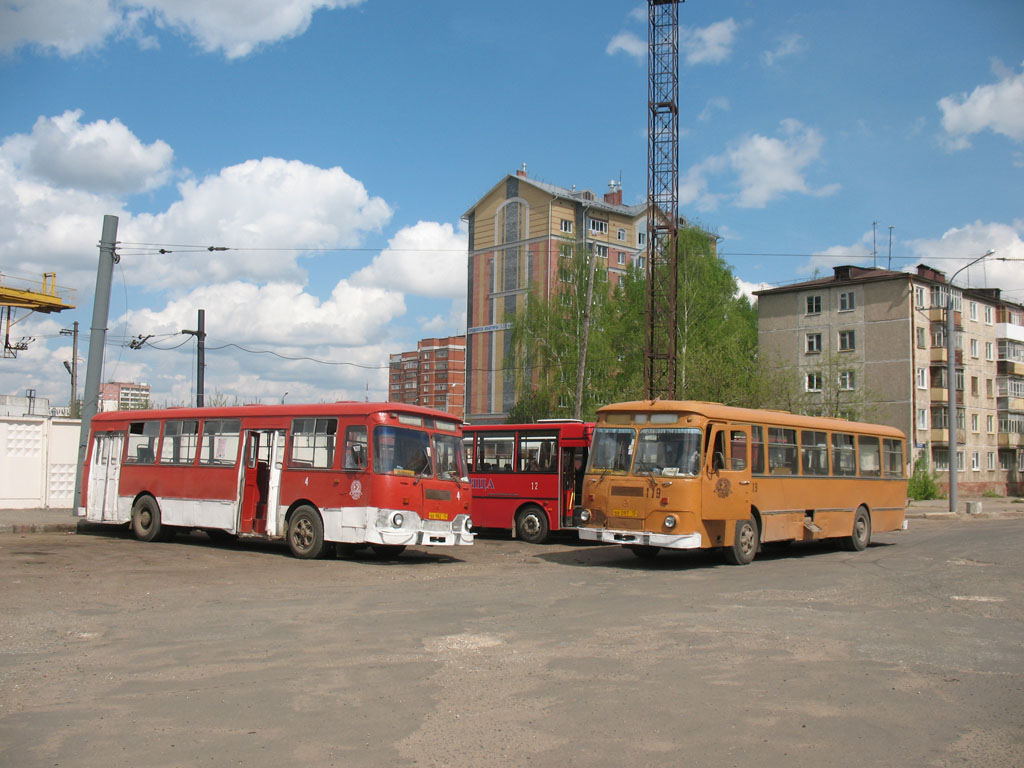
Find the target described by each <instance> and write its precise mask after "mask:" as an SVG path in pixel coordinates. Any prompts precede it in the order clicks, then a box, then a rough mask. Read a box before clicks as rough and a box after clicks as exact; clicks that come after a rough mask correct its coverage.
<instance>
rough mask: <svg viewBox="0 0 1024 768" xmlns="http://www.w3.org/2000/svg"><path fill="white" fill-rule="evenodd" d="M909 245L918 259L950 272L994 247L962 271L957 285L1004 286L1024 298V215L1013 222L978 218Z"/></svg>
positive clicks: (1011, 296)
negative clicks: (989, 252)
mask: <svg viewBox="0 0 1024 768" xmlns="http://www.w3.org/2000/svg"><path fill="white" fill-rule="evenodd" d="M907 245H908V246H909V248H910V249H911V250H912V251H913V253H914V258H915V260H916V261H918V262H923V263H925V264H928V265H929V266H932V267H935V268H936V269H940V270H942V271H943V272H945V273H946V275H947V276H952V275H953V274H954V273H956V271H957V270H958V269H960V268H961V267H964V266H966V265H967V264H969V263H970V262H972V261H973V260H974V259H977V258H978V257H979V256H981V255H982V254H983V253H985V252H986V251H988V250H994V251H995V253H994V254H993V255H992V256H990V257H989V258H987V259H985V260H984V261H983V262H981V263H980V264H976V265H974V266H973V267H970V268H969V269H965V270H964V271H963V272H961V273H960V275H959V276H958V277H957V278H956V282H957V285H964V286H971V287H974V288H1000V289H1001V290H1002V291H1003V292H1004V294H1007V298H1009V299H1010V300H1012V301H1017V302H1021V301H1024V267H1022V262H1024V219H1017V220H1016V221H1014V222H1012V223H1011V224H1003V223H1000V222H983V221H974V222H971V223H969V224H965V225H964V226H962V227H954V228H952V229H949V230H947V231H946V232H944V233H943V235H942V237H940V238H938V239H926V238H922V239H916V240H911V241H909V242H908V243H907ZM1003 259H1010V261H1003Z"/></svg>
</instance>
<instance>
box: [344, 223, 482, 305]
mask: <svg viewBox="0 0 1024 768" xmlns="http://www.w3.org/2000/svg"><path fill="white" fill-rule="evenodd" d="M467 248H468V235H467V232H466V226H465V224H464V223H462V222H460V224H459V228H458V230H456V229H455V228H454V227H452V225H451V224H448V223H445V224H440V223H437V222H433V221H420V222H417V223H416V225H415V226H412V227H405V228H404V229H401V230H399V231H398V233H397V234H395V236H394V237H393V238H391V239H390V240H389V241H388V247H387V248H385V249H384V250H383V251H381V252H380V255H378V256H377V257H376V258H374V260H373V262H372V263H371V264H369V265H368V266H366V267H364V268H363V269H361V270H360V271H358V272H356V273H355V274H354V275H353V276H352V282H353V283H354V284H355V285H375V286H381V287H387V288H392V289H395V290H400V291H404V292H406V293H413V294H417V295H419V296H429V297H432V298H452V299H462V300H463V301H465V298H466V287H467V286H466V265H467V261H466V260H467V254H468V250H467Z"/></svg>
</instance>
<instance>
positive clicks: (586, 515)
mask: <svg viewBox="0 0 1024 768" xmlns="http://www.w3.org/2000/svg"><path fill="white" fill-rule="evenodd" d="M580 522H581V523H589V522H590V510H589V509H587V508H586V507H584V508H583V509H581V510H580Z"/></svg>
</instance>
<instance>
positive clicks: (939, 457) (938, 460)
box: [932, 448, 949, 472]
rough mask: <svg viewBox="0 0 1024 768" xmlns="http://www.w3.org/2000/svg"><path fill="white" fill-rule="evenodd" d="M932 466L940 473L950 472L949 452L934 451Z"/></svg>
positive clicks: (943, 449) (934, 449)
mask: <svg viewBox="0 0 1024 768" xmlns="http://www.w3.org/2000/svg"><path fill="white" fill-rule="evenodd" d="M932 465H933V466H934V467H935V469H936V471H938V472H948V471H949V450H948V449H946V448H933V449H932Z"/></svg>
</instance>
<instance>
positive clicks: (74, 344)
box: [60, 320, 81, 419]
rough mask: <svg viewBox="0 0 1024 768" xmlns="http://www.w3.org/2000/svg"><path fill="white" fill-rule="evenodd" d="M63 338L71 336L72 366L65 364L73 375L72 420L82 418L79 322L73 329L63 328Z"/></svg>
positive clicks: (61, 332)
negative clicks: (80, 404) (79, 385)
mask: <svg viewBox="0 0 1024 768" xmlns="http://www.w3.org/2000/svg"><path fill="white" fill-rule="evenodd" d="M60 335H61V336H71V337H72V341H71V365H68V364H67V363H66V362H65V363H64V367H65V368H67V369H68V373H70V374H71V402H70V403H69V406H70V407H69V409H68V412H69V413H70V415H71V418H72V419H77V418H78V417H79V416H81V413H79V408H78V321H77V320H75V322H74V325H73V326H72V327H71V328H61V329H60Z"/></svg>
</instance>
